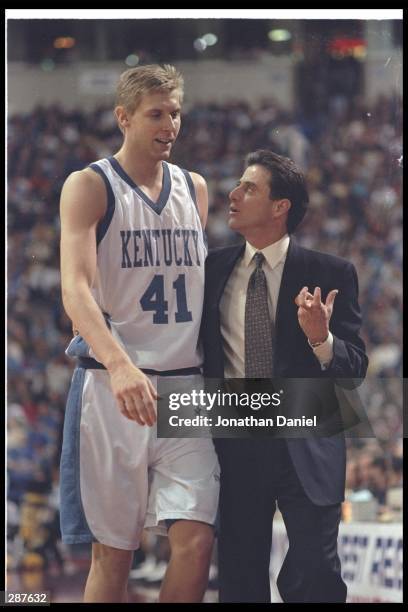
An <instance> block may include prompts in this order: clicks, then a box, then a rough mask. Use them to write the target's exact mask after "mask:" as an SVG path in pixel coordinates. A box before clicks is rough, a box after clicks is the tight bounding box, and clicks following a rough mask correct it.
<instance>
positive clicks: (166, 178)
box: [108, 156, 171, 215]
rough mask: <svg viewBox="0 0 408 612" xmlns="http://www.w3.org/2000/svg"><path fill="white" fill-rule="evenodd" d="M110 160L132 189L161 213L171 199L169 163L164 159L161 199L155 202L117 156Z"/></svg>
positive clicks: (156, 211) (109, 158)
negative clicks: (124, 167)
mask: <svg viewBox="0 0 408 612" xmlns="http://www.w3.org/2000/svg"><path fill="white" fill-rule="evenodd" d="M108 160H109V162H110V164H111V166H112V168H113V169H114V170H115V172H117V174H119V176H120V178H121V179H123V180H124V181H125V182H126V183H127V184H128V185H129V186H130V187H132V189H134V190H135V191H136V193H138V194H139V196H140V197H141V198H142V200H143V201H144V202H145V203H146V204H147V205H148V206H150V208H151V209H152V210H153V211H154V212H155V213H157V214H158V215H160V214H161V212H162V210H163V208H164V207H165V206H166V204H167V200H168V199H169V195H170V189H171V179H170V170H169V167H168V165H167V164H166V163H165V162H164V161H162V167H163V184H162V189H161V192H160V195H159V199H158V200H157V202H153V200H151V199H150V198H149V196H147V195H146V194H145V193H144V191H142V190H141V189H140V187H138V186H137V185H136V183H135V182H134V181H133V180H132V179H131V178H130V176H129V175H128V174H127V173H126V172H125V171H124V169H123V168H122V166H121V165H120V163H119V162H118V160H117V159H116V158H115V157H113V156H112V157H108Z"/></svg>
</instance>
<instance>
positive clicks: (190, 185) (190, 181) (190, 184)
mask: <svg viewBox="0 0 408 612" xmlns="http://www.w3.org/2000/svg"><path fill="white" fill-rule="evenodd" d="M180 170H181V171H182V173H183V174H184V176H185V177H186V181H187V186H188V190H189V192H190V195H191V199H192V200H193V202H194V206H195V208H196V211H197V214H198V218H199V219H200V225H201V230H202V233H203V239H204V245H205V248H206V249H207V251H208V239H207V233H206V231H205V229H204V228H203V227H202V224H201V218H200V211H199V210H198V204H197V196H196V190H195V187H194V183H193V179H192V178H191V175H190V173H189V172H188V170H184V168H180Z"/></svg>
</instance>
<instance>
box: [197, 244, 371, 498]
mask: <svg viewBox="0 0 408 612" xmlns="http://www.w3.org/2000/svg"><path fill="white" fill-rule="evenodd" d="M244 250H245V244H244V245H238V246H232V247H226V248H221V249H216V250H215V251H212V252H210V254H209V255H208V257H207V260H206V285H205V302H204V313H203V320H202V328H201V331H202V341H203V346H204V375H205V376H206V377H208V378H223V376H224V351H223V340H222V336H221V328H220V301H221V297H222V295H223V291H224V287H225V285H226V283H227V280H228V278H229V277H230V275H231V272H232V270H233V269H234V266H235V264H236V263H237V262H238V261H239V259H240V258H241V257H242V255H243V253H244ZM303 286H308V287H309V291H311V292H313V290H314V288H315V287H316V286H319V287H321V290H322V300H323V301H325V300H326V296H327V294H328V293H329V291H330V290H332V289H339V293H338V294H337V296H336V299H335V302H334V307H333V313H332V317H331V320H330V331H331V333H332V334H333V339H334V343H333V354H334V356H333V360H332V362H331V364H330V367H329V368H328V369H327V370H322V369H321V366H320V363H319V361H318V360H317V358H316V357H315V355H314V353H313V351H312V349H311V347H310V346H309V344H308V342H307V338H306V336H305V334H304V333H303V331H302V329H301V327H300V325H299V322H298V317H297V310H298V307H297V306H296V304H295V301H294V300H295V298H296V296H297V295H298V293H299V291H300V290H301V289H302V287H303ZM360 326H361V314H360V308H359V305H358V281H357V274H356V271H355V268H354V266H353V265H352V264H351V263H349V262H347V261H346V260H344V259H342V258H340V257H335V256H333V255H327V254H324V253H319V252H317V251H312V250H309V249H305V248H303V247H300V246H299V245H297V244H296V242H295V241H294V239H293V237H291V241H290V244H289V249H288V253H287V257H286V261H285V265H284V269H283V274H282V281H281V285H280V290H279V297H278V304H277V310H276V320H275V339H274V346H273V355H274V376H275V377H277V378H283V379H285V378H292V379H294V378H310V379H312V378H314V379H317V378H325V379H327V381H326V382H327V383H328V385H329V386H331V392H329V394H327V393H326V394H325V395H326V401H327V398H329V401H330V403H332V405H333V406H335V405H336V403H337V398H336V394H335V391H334V380H332V381H331V379H342V378H345V379H348V380H347V382H346V381H345V386H349V385H350V379H355V378H357V379H362V378H364V377H365V374H366V370H367V365H368V359H367V356H366V354H365V346H364V342H363V341H362V339H361V338H360V337H359V331H360ZM215 442H216V447H217V446H218V448H220V447H222V442H223V441H222V439H218V440H216V441H215ZM287 444H288V448H289V454H290V456H291V459H292V462H293V465H294V467H295V470H296V472H297V475H298V477H299V479H300V481H301V483H302V485H303V487H304V490H305V492H306V494H307V495H308V497H309V498H310V499H311V500H312V501H313V503H315V504H317V505H330V504H335V503H338V502H341V501H342V500H343V499H344V488H345V467H346V450H345V442H344V435H343V433H338V434H336V435H333V436H330V437H308V438H288V439H287ZM217 450H218V449H217ZM221 467H222V465H221Z"/></svg>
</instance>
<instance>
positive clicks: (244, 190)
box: [228, 164, 273, 234]
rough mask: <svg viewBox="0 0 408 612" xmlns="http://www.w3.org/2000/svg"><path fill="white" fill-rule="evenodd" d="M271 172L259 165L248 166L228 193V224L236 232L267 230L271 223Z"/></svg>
mask: <svg viewBox="0 0 408 612" xmlns="http://www.w3.org/2000/svg"><path fill="white" fill-rule="evenodd" d="M270 181H271V174H270V172H269V170H267V169H266V168H264V167H263V166H260V165H256V164H255V165H253V166H249V167H248V168H247V169H246V170H245V172H244V174H243V175H242V177H241V179H240V180H239V181H238V183H237V186H236V187H235V189H233V190H232V191H231V193H230V194H229V199H230V211H229V220H228V225H229V226H230V228H231V229H232V230H234V231H236V232H240V233H242V234H245V233H246V231H247V230H250V231H253V230H258V229H259V230H267V229H268V228H269V227H270V225H271V223H273V200H271V199H270V197H269V196H270V191H271V188H270Z"/></svg>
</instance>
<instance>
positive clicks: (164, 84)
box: [115, 64, 184, 114]
mask: <svg viewBox="0 0 408 612" xmlns="http://www.w3.org/2000/svg"><path fill="white" fill-rule="evenodd" d="M174 90H178V91H179V92H180V101H182V100H183V93H184V79H183V77H182V75H181V73H180V72H179V71H178V70H177V69H176V68H175V67H174V66H171V65H170V64H164V65H163V66H159V65H158V64H148V65H147V66H137V67H136V68H130V69H129V70H125V72H123V73H122V74H121V75H120V78H119V81H118V84H117V87H116V100H115V107H116V106H123V107H124V108H125V109H126V110H127V111H128V112H129V113H131V114H132V113H133V112H134V111H135V110H136V108H137V106H138V105H139V103H140V100H141V99H142V96H143V95H144V94H146V93H151V92H171V91H174Z"/></svg>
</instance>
